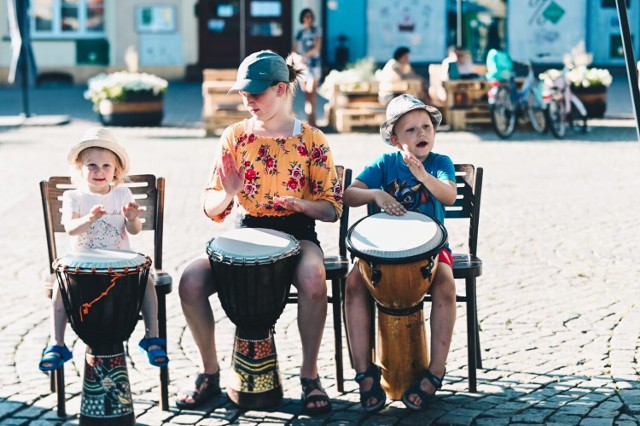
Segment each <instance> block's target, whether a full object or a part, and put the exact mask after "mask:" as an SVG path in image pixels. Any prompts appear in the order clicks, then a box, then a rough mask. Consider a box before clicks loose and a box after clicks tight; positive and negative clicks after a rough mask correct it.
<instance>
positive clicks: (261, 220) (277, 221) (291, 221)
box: [236, 213, 320, 247]
mask: <svg viewBox="0 0 640 426" xmlns="http://www.w3.org/2000/svg"><path fill="white" fill-rule="evenodd" d="M236 227H237V228H267V229H275V230H276V231H280V232H286V233H287V234H289V235H293V236H294V237H296V238H297V239H298V240H299V241H302V240H306V241H311V242H312V243H314V244H316V245H317V246H318V247H320V241H319V240H318V234H317V233H316V221H315V219H312V218H310V217H309V216H307V215H304V214H302V213H294V214H292V215H289V216H260V217H258V216H238V217H237V219H236Z"/></svg>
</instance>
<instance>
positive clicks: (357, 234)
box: [347, 212, 447, 263]
mask: <svg viewBox="0 0 640 426" xmlns="http://www.w3.org/2000/svg"><path fill="white" fill-rule="evenodd" d="M446 243H447V231H446V229H445V228H444V226H442V224H440V223H439V222H438V221H436V220H434V219H433V218H431V217H429V216H427V215H424V214H422V213H416V212H407V213H405V214H404V215H402V216H392V215H389V214H387V213H377V214H374V215H371V216H367V217H365V218H363V219H361V220H359V221H358V222H356V223H355V224H354V225H353V226H352V227H351V229H349V233H348V235H347V248H348V249H349V252H351V254H353V255H354V256H356V257H359V258H362V259H364V260H373V261H376V262H379V263H409V262H415V261H416V260H420V259H426V258H429V257H432V256H434V255H435V254H436V253H438V252H440V250H442V248H443V247H444V246H445V244H446Z"/></svg>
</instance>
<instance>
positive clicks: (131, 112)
mask: <svg viewBox="0 0 640 426" xmlns="http://www.w3.org/2000/svg"><path fill="white" fill-rule="evenodd" d="M98 116H99V117H100V121H101V122H102V124H104V125H105V126H145V127H146V126H160V125H161V123H162V118H163V116H164V96H163V95H162V94H158V95H154V94H153V93H151V92H130V93H127V95H126V98H125V99H124V100H122V101H117V102H114V101H112V100H110V99H105V100H102V101H100V105H99V106H98Z"/></svg>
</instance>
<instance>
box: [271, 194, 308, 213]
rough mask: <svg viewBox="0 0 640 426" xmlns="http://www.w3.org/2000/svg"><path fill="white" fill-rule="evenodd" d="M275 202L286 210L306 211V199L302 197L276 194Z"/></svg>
mask: <svg viewBox="0 0 640 426" xmlns="http://www.w3.org/2000/svg"><path fill="white" fill-rule="evenodd" d="M273 203H274V204H275V205H276V206H280V207H282V208H283V209H285V210H293V211H294V212H298V213H304V211H305V200H301V199H300V198H296V197H291V196H284V197H281V196H279V195H276V196H275V197H273Z"/></svg>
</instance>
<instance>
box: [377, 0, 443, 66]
mask: <svg viewBox="0 0 640 426" xmlns="http://www.w3.org/2000/svg"><path fill="white" fill-rule="evenodd" d="M446 3H447V2H446V0H429V1H417V0H369V1H368V2H367V26H368V28H367V34H369V37H368V46H367V54H368V56H370V57H372V58H373V59H374V60H375V61H376V62H386V61H388V60H389V59H391V58H392V57H393V52H394V51H395V50H396V49H397V48H398V47H400V46H406V47H408V48H409V49H410V50H411V62H440V61H442V59H444V57H445V56H446V50H447V46H446V37H445V34H446V32H447V28H446V25H447V12H446Z"/></svg>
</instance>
